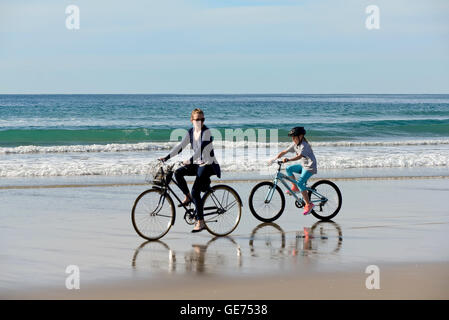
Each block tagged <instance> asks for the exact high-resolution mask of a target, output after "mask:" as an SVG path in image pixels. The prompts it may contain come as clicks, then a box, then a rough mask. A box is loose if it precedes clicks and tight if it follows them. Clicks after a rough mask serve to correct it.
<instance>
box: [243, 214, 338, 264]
mask: <svg viewBox="0 0 449 320" xmlns="http://www.w3.org/2000/svg"><path fill="white" fill-rule="evenodd" d="M342 241H343V233H342V231H341V228H340V226H339V225H338V224H337V223H335V222H333V221H318V222H316V223H315V224H314V225H313V226H312V227H310V228H308V227H304V228H303V230H301V231H297V232H296V236H295V239H294V241H292V242H291V243H288V244H287V243H286V234H285V232H284V230H282V228H281V227H280V226H279V225H278V224H276V223H261V224H259V225H258V226H257V227H256V228H254V230H253V232H252V233H251V237H250V240H249V247H250V252H251V256H252V257H255V258H257V257H260V255H261V254H266V253H267V249H268V254H269V257H270V258H271V259H279V258H282V257H286V256H298V255H301V256H309V255H313V254H335V253H337V252H338V251H339V250H340V248H341V245H342ZM286 247H287V248H286ZM257 248H258V249H257ZM257 250H259V251H263V252H262V253H260V252H259V253H258V251H257Z"/></svg>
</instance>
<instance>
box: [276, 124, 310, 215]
mask: <svg viewBox="0 0 449 320" xmlns="http://www.w3.org/2000/svg"><path fill="white" fill-rule="evenodd" d="M305 134H306V130H305V129H304V127H294V128H292V129H291V130H290V132H289V133H288V136H289V137H292V141H293V143H292V144H291V145H290V146H289V147H288V148H287V149H285V150H284V151H281V152H280V153H279V154H278V155H277V156H276V158H274V159H272V160H271V161H275V160H276V159H279V158H280V157H282V156H284V155H285V154H286V153H288V152H296V156H295V157H293V158H290V159H288V158H284V159H283V160H282V161H283V162H288V161H296V160H301V164H292V165H290V166H288V167H287V168H285V170H286V171H287V174H288V176H289V177H290V178H292V179H294V180H296V179H295V177H294V175H293V173H294V172H295V173H299V174H300V175H301V176H300V178H299V180H298V181H297V185H298V186H296V184H292V191H293V192H299V191H301V193H302V196H303V198H304V202H305V203H306V205H305V207H304V212H303V214H304V215H307V214H309V213H310V212H311V211H312V209H313V207H314V206H315V205H314V204H313V203H311V202H310V201H309V195H308V194H307V190H306V182H307V180H308V179H309V178H310V177H311V176H312V175H313V174H316V173H317V163H316V159H315V155H314V154H313V150H312V147H311V146H310V144H309V142H308V141H307V139H306V138H305V137H304V136H305ZM298 187H299V189H298ZM287 193H288V194H290V192H289V191H287Z"/></svg>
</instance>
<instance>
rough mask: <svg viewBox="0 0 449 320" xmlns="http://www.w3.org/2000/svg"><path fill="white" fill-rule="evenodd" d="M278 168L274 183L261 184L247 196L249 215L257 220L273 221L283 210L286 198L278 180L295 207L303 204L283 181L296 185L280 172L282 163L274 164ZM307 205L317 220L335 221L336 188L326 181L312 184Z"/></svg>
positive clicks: (300, 206)
mask: <svg viewBox="0 0 449 320" xmlns="http://www.w3.org/2000/svg"><path fill="white" fill-rule="evenodd" d="M277 164H278V165H279V167H278V170H277V173H276V175H275V177H274V180H273V181H263V182H261V183H259V184H257V185H256V186H254V188H253V189H252V190H251V193H250V195H249V208H250V210H251V213H252V214H253V215H254V216H255V217H256V218H257V219H258V220H260V221H263V222H273V221H275V220H276V219H278V218H279V217H280V216H281V215H282V213H283V212H284V208H285V196H284V193H283V192H282V190H281V188H280V187H279V186H278V183H279V181H280V182H281V183H282V184H283V185H284V186H285V187H286V188H287V190H289V191H290V194H291V195H292V196H293V197H294V198H295V199H296V201H295V205H296V207H298V208H302V207H304V205H305V202H304V200H303V198H302V196H301V193H295V192H293V191H292V190H291V188H290V187H289V184H288V183H287V182H286V180H287V181H289V182H292V183H295V184H296V183H297V182H296V180H293V179H291V178H289V177H288V176H286V175H285V174H283V173H282V172H281V168H282V164H283V162H282V161H277ZM307 191H308V195H309V199H310V202H312V203H313V204H314V205H315V207H314V209H313V210H312V211H311V213H312V215H313V216H314V217H315V218H317V219H320V220H330V219H332V218H334V217H335V216H336V215H337V214H338V212H339V211H340V208H341V202H342V199H341V192H340V189H338V187H337V185H336V184H335V183H333V182H332V181H329V180H320V181H317V182H315V183H314V184H313V185H312V187H310V188H309V187H307Z"/></svg>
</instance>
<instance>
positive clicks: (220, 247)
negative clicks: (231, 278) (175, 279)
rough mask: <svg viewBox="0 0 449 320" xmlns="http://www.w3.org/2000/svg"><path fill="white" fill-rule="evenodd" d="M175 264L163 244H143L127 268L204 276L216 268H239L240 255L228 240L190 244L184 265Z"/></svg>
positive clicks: (173, 255) (147, 242)
mask: <svg viewBox="0 0 449 320" xmlns="http://www.w3.org/2000/svg"><path fill="white" fill-rule="evenodd" d="M181 265H182V263H181V262H180V261H177V260H176V254H175V251H173V250H171V249H170V247H169V246H168V245H167V244H166V243H165V242H163V241H160V240H159V241H146V242H143V243H142V244H141V245H140V246H139V247H138V248H137V249H136V250H135V252H134V255H133V258H132V262H131V266H132V267H133V268H134V269H138V268H140V269H146V270H148V271H150V272H151V271H168V272H174V271H179V272H182V271H183V272H187V273H191V272H193V273H208V272H214V271H216V270H217V269H218V268H240V267H241V266H242V253H241V248H240V246H239V244H238V243H237V242H236V241H235V240H234V239H233V238H232V237H229V236H228V237H215V238H213V239H211V240H209V241H208V242H207V243H206V244H205V245H201V244H193V245H192V249H191V250H188V251H187V252H184V264H183V266H181ZM179 267H181V269H177V268H179Z"/></svg>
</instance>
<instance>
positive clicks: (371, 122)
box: [0, 94, 449, 178]
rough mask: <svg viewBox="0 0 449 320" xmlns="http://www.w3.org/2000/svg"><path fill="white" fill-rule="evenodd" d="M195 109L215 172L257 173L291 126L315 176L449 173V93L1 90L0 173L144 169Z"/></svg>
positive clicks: (135, 172) (129, 172)
mask: <svg viewBox="0 0 449 320" xmlns="http://www.w3.org/2000/svg"><path fill="white" fill-rule="evenodd" d="M197 107H199V108H201V109H203V110H204V112H205V117H206V122H205V124H206V125H207V126H208V127H209V128H211V129H213V133H214V138H215V140H214V147H215V150H216V154H217V159H218V161H219V163H220V165H221V167H222V170H223V172H224V177H226V173H229V175H230V176H232V175H234V176H236V175H239V174H240V173H242V172H245V173H246V174H248V173H249V174H251V172H258V171H261V170H264V168H266V166H267V165H266V160H267V159H269V158H270V157H272V156H273V155H274V154H276V153H277V152H279V151H280V150H282V149H283V148H285V147H287V146H288V145H289V143H290V138H289V137H288V136H287V132H288V130H289V129H290V128H291V127H293V126H304V127H305V128H306V130H307V135H306V137H307V139H308V140H309V142H310V143H311V145H312V147H313V150H314V152H315V155H316V158H317V162H318V171H319V174H320V173H321V174H323V173H326V172H334V176H335V172H337V173H338V174H337V176H343V177H344V176H345V175H347V173H349V172H354V170H356V172H357V175H364V173H368V172H371V171H372V170H374V169H375V171H376V172H377V173H376V175H390V174H391V173H392V172H401V170H402V171H404V169H405V170H406V172H407V174H409V175H420V174H422V173H423V172H433V173H434V174H438V175H449V170H448V169H447V167H448V165H449V95H302V94H298V95H274V94H270V95H0V177H1V178H29V177H61V176H62V177H83V176H101V177H123V176H141V175H144V174H145V173H146V171H147V168H148V163H149V162H152V161H154V160H155V159H157V158H158V157H160V156H163V155H166V154H167V153H168V152H169V150H170V149H171V148H172V147H173V146H174V145H175V144H176V142H175V141H171V135H172V134H173V133H174V132H177V131H174V130H177V129H178V131H179V129H182V130H185V129H188V128H190V126H191V123H190V121H189V117H190V112H191V110H192V109H194V108H197ZM180 132H183V131H180ZM238 133H240V134H241V133H243V134H246V136H244V137H243V138H242V137H241V136H240V137H238V138H235V137H234V136H233V134H238ZM248 137H249V138H248ZM248 140H249V141H248ZM188 157H189V152H187V151H186V152H185V154H184V156H180V157H179V159H180V160H182V159H186V158H188ZM370 170H371V171H370Z"/></svg>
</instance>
